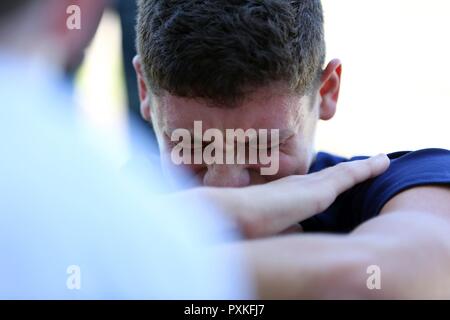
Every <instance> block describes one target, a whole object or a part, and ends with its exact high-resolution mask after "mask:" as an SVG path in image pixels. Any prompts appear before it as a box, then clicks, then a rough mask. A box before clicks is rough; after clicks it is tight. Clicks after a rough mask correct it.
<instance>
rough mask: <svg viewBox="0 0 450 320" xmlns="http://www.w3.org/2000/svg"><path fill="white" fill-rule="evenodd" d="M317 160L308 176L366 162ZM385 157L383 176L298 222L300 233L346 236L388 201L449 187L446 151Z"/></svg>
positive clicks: (449, 157) (322, 157)
mask: <svg viewBox="0 0 450 320" xmlns="http://www.w3.org/2000/svg"><path fill="white" fill-rule="evenodd" d="M319 156H320V157H318V160H319V162H320V163H319V165H317V163H316V166H315V167H313V170H312V172H315V171H320V170H322V169H323V168H326V167H329V166H332V165H335V164H337V163H339V162H346V161H355V160H361V159H367V157H366V156H360V157H353V158H351V159H342V158H337V157H334V156H332V155H328V154H323V153H322V154H319ZM388 157H389V158H390V159H391V164H390V166H389V168H388V169H387V170H386V172H385V173H383V174H382V175H380V176H378V177H376V178H373V179H370V180H367V181H365V182H363V183H360V184H358V185H356V186H355V187H353V188H351V189H349V190H347V191H346V192H344V193H342V194H341V195H340V196H339V197H338V198H337V199H336V201H335V202H334V203H333V204H332V205H331V206H330V207H329V208H327V209H326V210H325V211H324V212H322V213H320V214H317V215H315V216H313V217H311V218H309V219H307V220H305V221H302V222H301V225H302V227H303V229H304V230H305V231H309V232H311V231H312V232H338V233H347V232H350V231H352V230H353V229H355V228H356V227H357V226H358V225H360V224H361V223H363V222H365V221H367V220H369V219H371V218H373V217H375V216H377V215H378V214H379V213H380V212H381V210H382V209H383V207H384V206H385V205H386V203H387V202H388V201H389V200H390V199H392V198H393V197H395V196H396V195H397V194H399V193H400V192H402V191H404V190H407V189H410V188H414V187H418V186H425V185H443V186H450V151H449V150H444V149H423V150H419V151H400V152H395V153H391V154H388Z"/></svg>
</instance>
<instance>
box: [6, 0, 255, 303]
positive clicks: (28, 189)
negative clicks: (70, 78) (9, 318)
mask: <svg viewBox="0 0 450 320" xmlns="http://www.w3.org/2000/svg"><path fill="white" fill-rule="evenodd" d="M94 2H95V1H91V2H90V3H94ZM72 3H73V2H72V1H65V0H36V1H33V0H14V1H9V0H7V1H1V2H0V101H1V104H2V107H1V108H0V150H1V155H2V156H1V160H0V177H1V178H0V199H1V201H0V299H164V298H165V299H180V298H183V299H200V298H201V299H207V298H208V299H218V298H220V299H230V298H245V297H250V296H252V295H251V294H252V293H251V292H252V291H251V290H250V280H248V279H247V278H246V277H245V276H244V275H245V271H244V265H243V264H242V265H241V263H240V259H239V256H238V255H237V254H236V253H237V252H236V253H234V254H233V257H227V258H225V256H224V255H222V254H221V255H217V254H215V253H214V252H213V250H211V248H210V246H211V244H213V243H215V244H219V243H222V242H224V241H230V240H231V239H235V238H236V236H237V233H230V232H229V230H230V229H231V228H229V226H228V225H229V222H227V220H226V219H224V218H222V217H221V216H220V215H219V213H218V210H217V209H214V208H213V207H211V206H209V205H207V204H206V203H205V202H204V201H202V202H201V203H200V202H199V201H198V200H199V199H194V198H192V199H190V201H189V202H187V203H177V204H174V203H169V202H167V201H165V200H164V199H160V197H159V196H158V194H159V193H160V192H161V190H162V187H161V185H162V184H163V182H162V181H158V180H154V181H153V182H152V183H150V184H149V183H148V182H147V183H146V184H144V183H141V182H140V181H139V180H136V179H131V178H129V179H128V178H124V177H122V176H119V175H118V174H117V172H116V171H115V170H114V169H113V165H112V163H111V162H110V161H109V160H108V156H107V154H108V150H106V148H105V147H102V141H100V140H97V138H96V137H95V136H91V135H89V132H87V131H85V129H83V126H82V125H81V123H80V121H79V119H77V117H76V115H75V112H74V110H73V109H74V108H67V106H68V105H73V102H72V100H71V97H70V85H69V84H68V83H67V81H66V80H65V78H64V67H63V66H65V65H67V62H68V61H69V60H71V59H72V54H73V53H74V52H75V53H76V52H78V51H79V50H77V48H76V47H77V45H76V43H79V39H80V38H85V35H84V34H83V33H84V32H90V31H89V28H85V29H84V28H83V24H81V29H79V30H69V29H68V28H67V27H66V18H68V17H69V14H66V9H67V7H69V5H71V4H72ZM93 5H95V4H93ZM83 8H84V10H89V5H88V3H85V6H84V7H83ZM81 13H82V14H83V12H81ZM82 21H83V20H82ZM142 143H144V141H142ZM146 146H147V144H146ZM154 171H155V170H154V168H150V169H149V171H148V172H147V173H149V174H151V173H152V172H154Z"/></svg>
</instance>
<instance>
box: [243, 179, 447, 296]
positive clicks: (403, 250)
mask: <svg viewBox="0 0 450 320" xmlns="http://www.w3.org/2000/svg"><path fill="white" fill-rule="evenodd" d="M242 245H243V246H244V248H245V250H246V251H247V254H248V257H249V261H250V265H251V266H252V268H253V272H254V274H255V280H256V283H257V286H258V293H259V296H260V297H261V298H450V271H449V270H450V190H449V189H448V188H442V187H441V188H439V187H421V188H414V189H411V190H409V191H406V192H403V193H401V194H399V195H398V196H396V197H395V198H393V199H392V200H391V201H390V202H388V204H387V205H386V206H385V207H384V209H383V211H382V214H381V215H380V216H379V217H377V218H374V219H372V220H369V221H368V222H366V223H364V224H362V225H361V226H360V227H359V228H357V229H356V230H355V231H354V232H353V233H351V234H350V235H325V234H318V235H308V234H305V235H297V236H287V237H278V238H270V239H265V240H253V241H247V242H245V243H244V244H242ZM371 265H377V266H379V268H380V270H381V290H369V289H368V288H367V285H366V282H367V278H368V277H369V275H368V274H367V268H368V267H369V266H371Z"/></svg>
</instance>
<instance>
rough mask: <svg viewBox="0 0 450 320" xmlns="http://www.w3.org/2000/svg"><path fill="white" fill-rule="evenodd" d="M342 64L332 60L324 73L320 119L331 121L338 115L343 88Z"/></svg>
mask: <svg viewBox="0 0 450 320" xmlns="http://www.w3.org/2000/svg"><path fill="white" fill-rule="evenodd" d="M341 73H342V63H341V61H339V60H338V59H335V60H332V61H331V62H330V63H329V64H328V66H327V67H326V69H325V70H324V72H323V73H322V78H321V86H320V97H321V102H320V119H321V120H330V119H331V118H333V116H334V115H335V113H336V105H337V101H338V98H339V89H340V87H341Z"/></svg>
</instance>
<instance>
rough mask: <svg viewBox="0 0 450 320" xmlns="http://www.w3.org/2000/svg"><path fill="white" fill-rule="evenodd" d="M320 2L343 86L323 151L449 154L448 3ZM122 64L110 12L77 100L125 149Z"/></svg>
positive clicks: (322, 130)
mask: <svg viewBox="0 0 450 320" xmlns="http://www.w3.org/2000/svg"><path fill="white" fill-rule="evenodd" d="M322 2H323V6H324V11H325V21H326V23H325V29H326V41H327V47H328V48H327V56H328V60H330V59H332V58H340V59H341V60H342V62H343V79H342V88H341V95H340V101H339V104H338V112H337V115H336V117H335V118H333V119H332V120H330V121H328V122H321V123H320V125H319V130H318V135H317V149H319V150H326V151H330V152H334V153H337V154H341V155H344V156H351V155H362V154H366V155H370V154H376V153H379V152H392V151H399V150H414V149H419V148H425V147H442V148H447V149H450V62H449V61H448V60H449V58H450V41H449V35H448V33H449V31H450V1H448V0H428V1H426V2H425V1H423V0H422V1H421V0H376V1H375V0H372V1H369V0H323V1H322ZM120 59H121V56H120V26H119V21H118V19H117V17H116V16H115V15H113V14H111V13H107V14H105V16H104V18H103V20H102V23H101V25H100V29H99V31H98V33H97V35H96V37H95V39H94V41H93V43H92V45H91V46H90V48H89V50H88V52H87V58H86V61H85V63H84V67H83V68H82V72H81V74H80V77H79V80H80V81H79V86H78V97H79V99H80V102H81V104H82V105H83V106H84V107H83V108H82V109H81V110H82V111H83V114H85V115H86V117H87V119H89V121H90V122H91V123H92V124H94V126H95V127H96V128H98V129H99V130H100V131H101V132H103V133H104V134H105V135H109V136H111V138H110V139H109V141H111V144H114V145H115V146H116V147H118V148H119V149H122V150H123V149H126V148H127V142H126V141H127V140H126V136H125V132H126V125H125V123H126V122H125V119H124V115H125V112H124V110H125V109H124V104H125V99H124V92H123V88H124V84H123V83H122V81H123V80H122V78H121V66H120ZM87 106H89V107H87ZM119 154H120V152H119ZM120 160H125V159H120Z"/></svg>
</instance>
